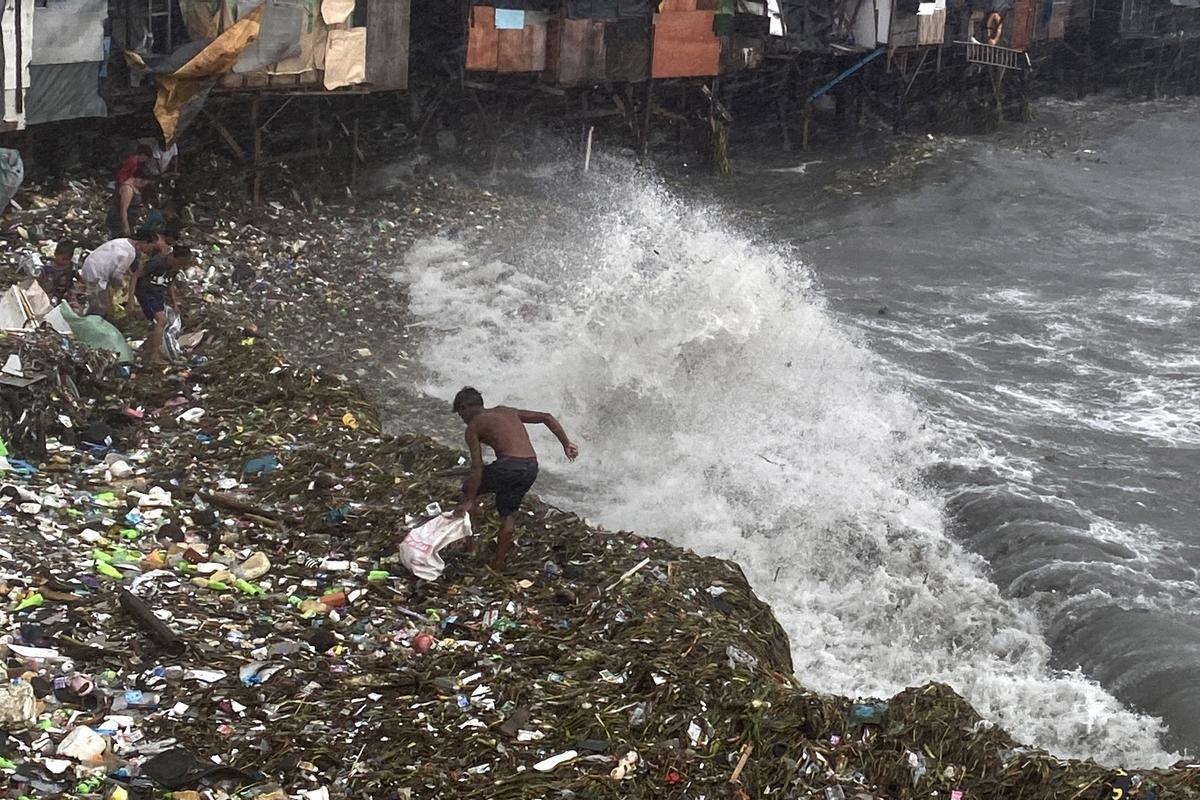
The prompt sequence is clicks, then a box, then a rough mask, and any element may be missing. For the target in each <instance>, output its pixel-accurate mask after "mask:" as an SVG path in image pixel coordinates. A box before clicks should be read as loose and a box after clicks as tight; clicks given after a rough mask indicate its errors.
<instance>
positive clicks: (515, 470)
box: [454, 386, 579, 569]
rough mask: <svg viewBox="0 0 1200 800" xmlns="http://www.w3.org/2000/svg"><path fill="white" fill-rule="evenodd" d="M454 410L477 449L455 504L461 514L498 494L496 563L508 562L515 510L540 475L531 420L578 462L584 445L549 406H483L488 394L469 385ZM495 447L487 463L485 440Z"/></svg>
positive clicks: (457, 398)
mask: <svg viewBox="0 0 1200 800" xmlns="http://www.w3.org/2000/svg"><path fill="white" fill-rule="evenodd" d="M454 413H456V414H458V416H459V417H460V418H462V421H463V422H465V423H467V433H466V439H467V449H468V450H470V452H471V474H470V476H469V477H468V478H467V480H466V481H465V482H464V483H463V500H462V502H461V503H460V504H459V505H458V508H456V509H454V515H455V516H457V517H461V516H463V515H464V514H466V513H468V512H474V511H475V510H476V509H477V507H478V500H477V498H478V497H479V495H484V494H494V495H496V511H497V513H499V515H500V532H499V533H498V534H497V535H496V554H495V556H493V558H492V568H493V569H500V568H501V567H503V566H504V559H505V558H506V557H507V556H508V551H509V550H510V549H511V548H512V535H513V529H514V528H515V527H516V521H515V520H514V519H513V515H514V514H515V513H516V512H517V509H518V508H520V507H521V501H522V500H523V499H525V495H526V493H527V492H528V491H529V490H530V489H531V488H533V483H534V481H536V480H537V475H538V462H537V453H536V452H534V450H533V443H532V442H530V441H529V433H528V432H527V431H526V430H525V426H526V425H538V424H540V425H545V426H546V427H547V428H549V429H550V432H551V433H553V434H554V435H555V436H556V437H557V438H558V441H559V442H560V443H561V444H562V448H563V453H565V454H566V456H567V459H568V460H570V461H574V460H575V459H576V458H577V457H578V456H579V448H578V447H576V446H575V443H574V442H572V441H571V440H570V439H569V438H567V432H566V431H564V430H563V427H562V425H560V424H559V422H558V420H556V419H555V418H554V416H553V415H551V414H547V413H545V412H544V411H522V410H521V409H517V408H509V407H508V406H496V407H495V408H484V407H483V395H481V394H480V393H479V392H477V391H476V390H475V389H473V388H471V387H470V386H467V387H465V388H463V390H462V391H460V392H459V393H458V394H457V395H455V397H454ZM485 444H486V445H487V446H488V447H490V448H492V450H493V451H494V452H495V454H496V460H495V461H493V462H492V463H491V464H488V465H487V466H486V467H485V466H484V464H483V452H482V445H485Z"/></svg>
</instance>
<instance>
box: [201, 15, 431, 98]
mask: <svg viewBox="0 0 1200 800" xmlns="http://www.w3.org/2000/svg"><path fill="white" fill-rule="evenodd" d="M264 2H265V4H266V8H265V10H264V13H263V18H262V26H261V29H260V32H259V37H258V40H257V41H255V42H254V43H253V44H252V45H251V46H250V47H248V48H247V49H246V51H245V52H243V53H242V56H241V58H239V59H238V62H237V64H235V65H234V68H233V73H232V74H230V75H227V76H225V78H224V80H223V81H222V83H223V85H224V86H225V87H226V88H230V89H250V90H253V89H267V88H269V89H296V88H310V89H314V90H321V89H324V90H328V91H333V90H336V89H341V88H345V87H356V88H361V89H364V90H370V91H387V90H394V89H405V88H407V87H408V51H409V22H410V17H409V12H410V5H411V3H410V0H236V2H233V0H230V3H228V4H216V6H215V7H214V4H213V3H211V2H210V0H179V6H180V11H181V13H182V16H183V19H184V20H185V22H186V24H187V28H188V33H189V34H190V36H191V38H192V39H193V40H204V39H211V38H212V37H213V36H215V35H216V34H217V33H219V32H220V31H221V30H224V29H226V28H228V27H229V25H231V24H232V23H233V22H234V21H236V20H237V19H239V18H241V16H243V15H245V14H247V13H249V12H250V11H252V10H253V9H254V8H256V7H257V6H259V5H260V4H262V3H264Z"/></svg>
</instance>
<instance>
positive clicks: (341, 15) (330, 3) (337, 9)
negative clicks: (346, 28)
mask: <svg viewBox="0 0 1200 800" xmlns="http://www.w3.org/2000/svg"><path fill="white" fill-rule="evenodd" d="M354 3H355V0H321V20H322V21H323V22H324V23H325V24H326V25H341V24H342V23H344V22H346V20H348V19H350V15H351V14H353V13H354Z"/></svg>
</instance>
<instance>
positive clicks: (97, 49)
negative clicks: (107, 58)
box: [29, 0, 108, 119]
mask: <svg viewBox="0 0 1200 800" xmlns="http://www.w3.org/2000/svg"><path fill="white" fill-rule="evenodd" d="M106 19H108V0H49V2H48V3H47V4H46V5H45V6H35V7H34V9H33V53H31V54H30V60H29V63H30V64H31V65H41V64H78V63H81V62H84V61H91V62H95V63H98V62H101V61H103V60H104V21H105V20H106ZM60 119H62V118H61V117H60Z"/></svg>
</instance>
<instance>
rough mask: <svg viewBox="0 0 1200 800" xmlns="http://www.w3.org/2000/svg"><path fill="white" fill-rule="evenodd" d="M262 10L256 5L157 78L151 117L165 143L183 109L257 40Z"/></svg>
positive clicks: (170, 138) (170, 139) (170, 136)
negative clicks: (202, 46) (195, 51)
mask: <svg viewBox="0 0 1200 800" xmlns="http://www.w3.org/2000/svg"><path fill="white" fill-rule="evenodd" d="M264 8H265V6H259V7H258V8H256V9H254V10H253V11H251V12H250V13H249V14H247V15H246V16H244V17H242V18H241V19H240V20H238V21H237V22H236V23H234V25H233V27H231V28H229V29H228V30H226V31H225V32H224V33H222V34H221V35H220V36H218V37H217V38H216V39H213V40H212V42H211V43H210V44H209V45H208V46H207V47H205V48H204V49H203V50H201V51H200V52H199V53H197V54H196V55H195V56H194V57H193V58H192V60H191V61H188V62H187V63H186V64H184V65H183V66H182V67H180V68H179V69H177V70H175V71H174V72H173V73H171V74H170V75H160V76H159V78H158V99H157V100H156V102H155V104H154V117H155V119H157V120H158V124H159V127H161V128H162V132H163V138H164V139H166V140H167V141H168V142H170V141H173V140H174V139H175V129H176V127H177V126H178V124H179V115H180V113H181V112H182V111H183V108H184V107H185V106H186V105H187V104H188V103H190V102H191V101H193V100H195V99H196V98H197V97H198V96H199V95H200V94H202V93H203V92H204V91H205V86H206V84H207V83H208V82H209V81H211V80H214V79H216V78H217V77H219V76H221V75H223V74H224V73H226V72H229V71H230V70H232V69H233V65H234V63H235V62H236V61H237V60H238V58H239V57H240V56H241V54H242V51H243V50H245V49H246V48H247V47H248V46H249V45H250V43H251V42H253V41H254V40H255V39H257V38H258V31H259V25H260V23H261V21H262V15H263V9H264Z"/></svg>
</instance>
